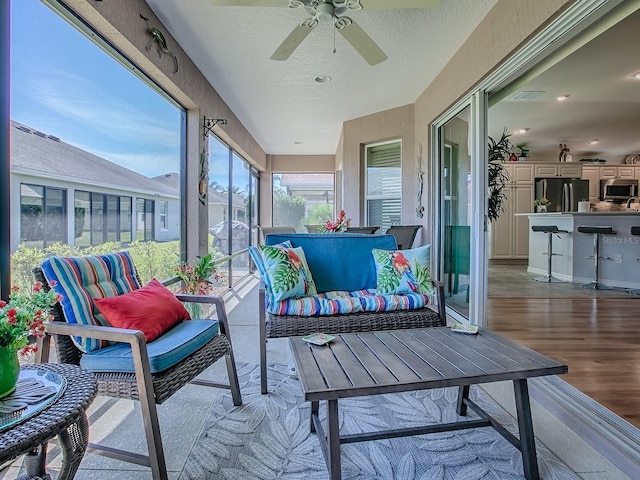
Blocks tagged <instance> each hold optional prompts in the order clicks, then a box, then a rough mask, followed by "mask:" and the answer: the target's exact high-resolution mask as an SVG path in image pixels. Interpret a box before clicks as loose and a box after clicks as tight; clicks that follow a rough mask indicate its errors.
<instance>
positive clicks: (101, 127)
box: [28, 69, 179, 151]
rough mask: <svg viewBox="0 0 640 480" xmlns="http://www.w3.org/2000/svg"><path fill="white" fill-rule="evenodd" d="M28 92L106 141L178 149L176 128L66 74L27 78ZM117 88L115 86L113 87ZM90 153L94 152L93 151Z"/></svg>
mask: <svg viewBox="0 0 640 480" xmlns="http://www.w3.org/2000/svg"><path fill="white" fill-rule="evenodd" d="M29 83H30V84H31V85H30V86H29V88H28V91H30V92H31V95H32V96H33V97H34V99H35V100H36V101H37V102H39V103H41V104H42V105H44V106H46V107H47V108H49V109H51V110H53V111H54V112H56V113H57V114H58V115H61V116H64V117H66V118H69V119H72V120H74V121H77V122H80V123H82V124H83V125H85V126H87V127H88V128H91V129H93V130H94V131H96V132H99V134H100V135H102V136H103V137H105V139H111V141H113V140H117V141H120V142H122V143H131V144H135V145H149V144H152V145H154V147H155V148H157V149H165V148H166V149H176V150H177V149H178V147H179V135H178V132H176V130H175V128H172V127H170V126H167V125H166V123H165V122H161V121H159V120H158V119H157V118H155V117H154V115H152V114H151V113H149V112H148V111H145V110H143V109H141V108H139V105H136V104H132V103H127V102H125V101H123V100H122V97H121V96H118V95H117V94H112V93H111V92H109V91H105V90H104V89H101V88H100V87H99V86H96V85H95V84H93V83H91V82H89V81H87V80H86V79H85V78H83V77H81V76H79V75H76V74H73V73H71V72H69V71H62V70H55V69H54V70H50V71H48V72H47V75H41V74H40V75H33V76H30V81H29ZM114 87H115V88H117V86H114ZM92 151H93V150H92Z"/></svg>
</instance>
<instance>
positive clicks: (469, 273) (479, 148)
mask: <svg viewBox="0 0 640 480" xmlns="http://www.w3.org/2000/svg"><path fill="white" fill-rule="evenodd" d="M484 103H485V102H484V95H483V94H481V93H477V94H475V95H473V96H471V97H470V98H469V99H468V100H467V102H466V103H463V104H461V105H460V106H459V108H458V109H456V110H455V112H456V113H452V114H450V115H449V116H447V117H444V118H443V119H442V120H441V121H440V122H437V123H436V124H435V125H434V127H433V130H432V132H433V134H434V138H436V139H437V142H436V143H435V145H434V151H433V156H434V157H435V158H436V165H437V166H438V168H437V169H436V170H435V171H436V172H437V173H436V175H435V178H434V180H435V187H436V191H437V192H438V193H439V194H438V196H437V199H438V200H437V201H438V203H439V205H438V207H437V208H436V209H435V210H436V211H437V212H438V214H437V217H436V218H434V223H435V230H436V231H437V232H438V240H437V243H438V247H437V251H438V261H439V265H438V268H439V272H440V279H441V280H442V282H443V283H444V289H445V304H446V307H447V312H448V314H449V315H450V316H451V317H453V318H454V319H456V320H467V319H469V320H470V321H471V323H477V324H479V325H483V324H484V311H485V308H484V303H485V301H484V291H485V285H484V282H485V279H486V274H485V273H484V272H485V270H486V269H485V264H486V260H485V258H486V255H485V252H484V248H485V246H484V245H485V227H484V225H485V213H484V212H485V209H486V191H487V189H486V181H487V179H486V168H483V166H482V165H483V164H484V158H485V153H484V141H483V138H484V135H483V134H482V132H483V131H484V128H485V127H484V125H485V122H484V118H485V114H484V113H482V112H484V108H483V106H484ZM483 192H485V193H483Z"/></svg>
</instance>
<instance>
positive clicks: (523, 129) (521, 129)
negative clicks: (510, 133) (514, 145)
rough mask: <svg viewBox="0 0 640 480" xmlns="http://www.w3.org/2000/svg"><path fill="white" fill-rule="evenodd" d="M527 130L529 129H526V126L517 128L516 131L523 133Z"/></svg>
mask: <svg viewBox="0 0 640 480" xmlns="http://www.w3.org/2000/svg"><path fill="white" fill-rule="evenodd" d="M528 131H529V129H528V128H519V129H518V130H517V133H520V134H523V133H527V132H528Z"/></svg>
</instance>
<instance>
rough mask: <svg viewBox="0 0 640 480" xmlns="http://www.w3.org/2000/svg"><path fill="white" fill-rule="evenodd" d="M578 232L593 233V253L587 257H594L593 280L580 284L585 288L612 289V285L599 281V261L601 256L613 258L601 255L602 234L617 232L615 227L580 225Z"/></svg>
mask: <svg viewBox="0 0 640 480" xmlns="http://www.w3.org/2000/svg"><path fill="white" fill-rule="evenodd" d="M578 232H580V233H591V234H592V235H593V255H590V256H588V257H587V258H593V281H592V282H591V283H585V284H584V285H580V286H581V287H584V288H593V289H594V290H612V287H609V286H607V285H604V284H603V283H600V282H598V263H599V260H600V259H601V258H602V259H606V260H612V258H611V257H601V256H600V236H601V235H615V233H616V232H614V231H613V228H611V227H609V226H605V227H599V226H579V227H578Z"/></svg>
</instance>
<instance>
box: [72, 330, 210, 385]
mask: <svg viewBox="0 0 640 480" xmlns="http://www.w3.org/2000/svg"><path fill="white" fill-rule="evenodd" d="M218 331H219V326H218V321H217V320H186V321H184V322H180V323H179V324H178V325H176V326H175V327H173V328H172V329H171V330H169V331H168V332H166V333H165V334H164V335H162V336H160V337H158V338H157V339H156V340H154V341H153V342H150V343H148V344H147V353H148V354H149V365H150V369H151V373H157V372H162V371H164V370H166V369H168V368H170V367H172V366H174V365H175V364H177V363H178V362H180V361H182V360H183V359H185V358H187V357H188V356H189V355H191V354H192V353H193V352H195V351H196V350H198V349H199V348H201V347H202V346H203V345H205V344H206V343H207V342H208V341H209V340H211V339H212V338H213V337H215V336H216V335H217V334H218ZM80 366H81V367H82V368H85V369H86V370H89V371H93V372H131V373H133V372H134V371H135V370H134V366H133V356H132V354H131V345H129V344H128V343H118V344H116V345H112V346H110V347H104V348H101V349H98V350H94V351H92V352H88V353H85V354H84V355H83V356H82V358H81V359H80Z"/></svg>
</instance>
